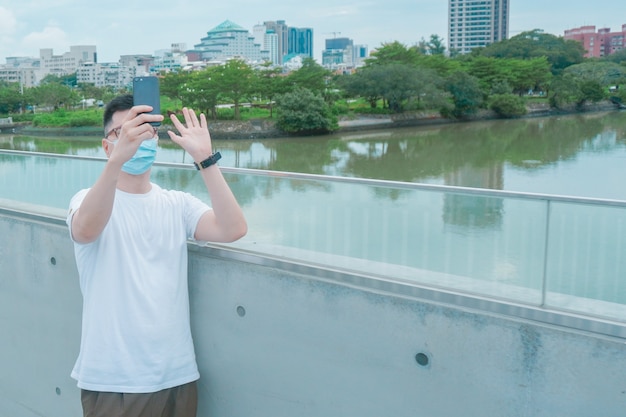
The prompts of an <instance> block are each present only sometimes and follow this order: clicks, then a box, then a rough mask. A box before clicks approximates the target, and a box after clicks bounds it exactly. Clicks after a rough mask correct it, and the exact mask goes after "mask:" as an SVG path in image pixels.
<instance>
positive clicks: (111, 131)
mask: <svg viewBox="0 0 626 417" xmlns="http://www.w3.org/2000/svg"><path fill="white" fill-rule="evenodd" d="M120 130H122V126H118V127H114V128H113V129H111V130H109V131H108V132H106V133H105V134H104V137H105V138H108V137H109V136H110V135H111V133H115V137H116V138H118V139H119V137H120Z"/></svg>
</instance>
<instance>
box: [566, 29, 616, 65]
mask: <svg viewBox="0 0 626 417" xmlns="http://www.w3.org/2000/svg"><path fill="white" fill-rule="evenodd" d="M563 38H564V39H566V40H574V41H578V42H580V43H582V45H583V48H585V51H586V52H585V57H587V58H599V57H603V56H607V55H611V54H614V53H615V52H617V51H621V50H622V49H624V48H626V24H624V25H622V31H621V32H611V29H610V28H602V29H598V31H597V32H596V27H595V26H582V27H579V28H574V29H568V30H566V31H565V36H564V37H563Z"/></svg>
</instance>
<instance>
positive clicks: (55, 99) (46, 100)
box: [28, 82, 78, 110]
mask: <svg viewBox="0 0 626 417" xmlns="http://www.w3.org/2000/svg"><path fill="white" fill-rule="evenodd" d="M28 96H29V97H30V100H31V104H35V105H37V106H44V107H50V108H52V109H54V110H57V109H59V108H69V107H71V106H73V105H74V104H75V103H76V102H77V101H78V97H77V95H76V92H75V91H74V90H73V89H72V88H71V87H68V86H66V85H62V84H58V83H56V82H48V83H43V82H42V83H41V84H40V85H39V86H38V87H33V88H31V89H29V95H28Z"/></svg>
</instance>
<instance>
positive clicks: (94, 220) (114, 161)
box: [72, 106, 163, 243]
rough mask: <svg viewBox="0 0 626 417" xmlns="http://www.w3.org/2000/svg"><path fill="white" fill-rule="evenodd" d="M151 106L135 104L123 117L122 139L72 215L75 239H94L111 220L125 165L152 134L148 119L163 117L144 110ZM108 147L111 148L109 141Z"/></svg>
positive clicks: (80, 240)
mask: <svg viewBox="0 0 626 417" xmlns="http://www.w3.org/2000/svg"><path fill="white" fill-rule="evenodd" d="M151 109H152V107H150V106H135V107H133V108H132V109H130V110H129V111H128V113H127V115H126V117H125V118H124V119H123V123H122V125H121V127H122V129H121V130H120V137H119V140H118V142H117V144H116V145H115V146H112V150H111V151H110V152H107V154H108V157H109V160H108V161H107V163H106V165H105V166H104V170H103V171H102V174H100V177H99V178H98V180H97V181H96V183H95V184H94V185H93V187H91V189H90V190H89V192H87V195H86V196H85V198H84V200H83V201H82V203H81V205H80V208H79V209H78V210H77V211H76V212H75V213H74V215H73V216H72V237H73V239H74V240H75V241H76V242H79V243H89V242H93V241H94V240H96V239H97V238H98V236H100V233H102V230H104V227H105V226H106V225H107V223H108V222H109V218H110V217H111V212H112V211H113V202H114V200H115V189H116V188H117V184H118V179H119V176H120V173H121V169H122V165H124V163H125V162H126V161H128V160H129V159H130V158H131V157H132V156H133V155H134V154H135V152H137V148H139V145H140V144H141V142H142V141H143V140H145V139H149V138H150V137H151V136H152V135H153V131H152V128H151V127H150V125H149V124H147V122H151V121H161V120H162V119H163V116H161V115H148V114H141V113H144V112H148V111H150V110H151ZM138 115H139V116H138ZM103 145H105V140H104V139H103ZM106 149H109V145H108V144H107V145H106Z"/></svg>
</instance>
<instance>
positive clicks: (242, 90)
mask: <svg viewBox="0 0 626 417" xmlns="http://www.w3.org/2000/svg"><path fill="white" fill-rule="evenodd" d="M215 68H216V70H215V75H214V78H213V79H214V81H215V84H216V86H215V88H216V90H217V91H219V96H220V99H222V100H227V101H228V102H230V103H232V104H234V107H235V119H236V120H239V119H241V115H240V106H241V102H242V100H244V99H246V98H248V97H249V96H250V93H251V87H252V79H253V75H254V73H253V71H252V67H250V65H248V64H247V63H246V62H245V61H242V60H239V59H233V60H230V61H228V62H227V63H226V64H224V65H220V66H218V67H215Z"/></svg>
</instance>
